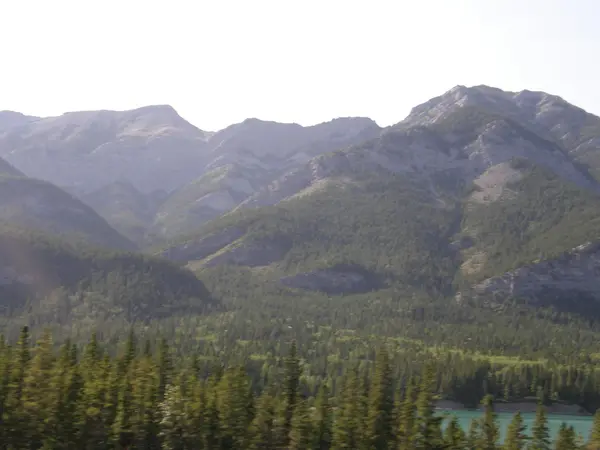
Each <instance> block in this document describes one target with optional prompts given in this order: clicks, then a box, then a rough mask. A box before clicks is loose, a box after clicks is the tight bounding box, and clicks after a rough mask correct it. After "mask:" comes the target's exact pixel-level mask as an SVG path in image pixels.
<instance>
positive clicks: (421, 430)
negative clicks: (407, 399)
mask: <svg viewBox="0 0 600 450" xmlns="http://www.w3.org/2000/svg"><path fill="white" fill-rule="evenodd" d="M435 387H436V373H435V368H434V366H433V365H428V366H427V367H426V368H425V371H424V373H423V377H422V380H421V387H420V390H419V395H418V397H417V417H416V423H415V434H414V441H413V445H414V448H415V449H420V450H421V449H422V450H425V449H437V448H440V447H442V446H443V442H440V436H441V429H440V425H441V419H440V418H439V417H436V416H435V404H434V389H435Z"/></svg>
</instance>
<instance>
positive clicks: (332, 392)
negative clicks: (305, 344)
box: [0, 327, 600, 450]
mask: <svg viewBox="0 0 600 450" xmlns="http://www.w3.org/2000/svg"><path fill="white" fill-rule="evenodd" d="M174 354H175V353H174V352H173V349H172V348H171V347H170V345H169V342H167V340H165V339H159V340H158V341H157V342H154V341H150V340H146V341H143V342H140V340H139V339H138V338H137V337H136V335H135V334H134V333H133V332H132V333H130V334H129V337H128V338H127V339H126V340H125V342H123V345H122V346H120V347H119V349H118V350H117V351H109V350H108V349H106V348H104V346H103V345H102V344H101V343H100V342H99V341H98V339H97V338H96V335H92V337H91V339H90V340H89V342H88V343H87V344H85V345H83V346H77V345H75V344H72V343H70V342H68V341H67V342H65V343H63V344H62V345H56V344H55V343H54V342H53V340H52V337H51V335H50V334H49V333H44V334H42V335H41V337H40V338H39V339H38V341H37V342H36V343H35V344H32V342H31V337H30V333H29V330H28V328H27V327H24V328H23V329H22V330H21V333H20V336H19V338H18V340H17V341H15V342H13V343H10V342H6V341H5V340H4V339H2V340H1V341H0V448H2V449H7V450H8V449H12V450H17V449H90V450H91V449H168V450H172V449H178V450H184V449H214V450H225V449H239V450H241V449H311V450H312V449H314V450H324V449H375V450H379V449H386V450H388V449H398V450H404V449H407V450H408V449H485V450H489V449H501V448H504V449H511V450H512V449H532V450H533V449H535V450H542V449H560V450H568V449H597V448H600V414H597V415H596V417H595V420H594V425H593V428H592V432H591V433H590V436H585V437H582V436H577V435H576V433H575V432H574V430H573V428H572V427H570V426H567V425H566V424H564V425H563V426H562V427H561V429H560V432H559V434H558V437H557V439H556V440H555V441H554V442H551V439H550V433H549V429H548V424H547V415H546V414H547V413H546V405H548V404H549V403H550V402H552V398H557V397H558V396H559V395H563V396H566V395H568V394H567V392H574V391H579V393H580V395H584V396H585V397H586V398H587V399H594V398H597V397H598V394H599V392H598V389H599V388H600V378H599V377H598V375H597V374H595V373H594V372H589V371H588V372H585V373H584V372H582V371H575V370H573V368H570V367H567V368H561V369H558V368H557V369H555V370H550V371H541V370H539V371H535V370H530V369H527V370H522V371H521V372H515V371H513V372H510V371H504V372H502V373H503V376H502V377H498V378H496V377H492V376H489V375H488V376H485V377H483V378H481V379H480V380H477V379H475V378H473V377H477V376H478V375H477V374H478V373H481V372H482V371H486V370H487V371H488V372H489V371H490V369H491V368H490V367H486V366H485V365H481V366H480V367H478V368H475V367H470V368H467V367H465V368H464V371H463V373H462V374H461V375H458V374H457V373H452V374H450V373H448V372H447V371H445V368H444V367H443V365H440V364H436V363H425V364H423V365H422V366H420V367H419V369H418V370H417V369H415V367H416V366H415V367H413V366H412V365H411V364H410V362H409V361H406V364H405V365H404V366H402V367H399V366H397V365H396V364H395V362H394V361H393V358H391V357H390V354H389V352H388V350H387V349H386V348H385V347H382V348H380V349H379V350H378V351H377V352H376V354H375V356H374V359H373V361H372V363H371V364H364V365H357V366H355V367H348V368H347V369H346V370H344V371H342V372H340V373H338V374H337V376H333V374H330V376H328V377H324V378H321V379H320V381H319V382H318V383H314V379H312V378H310V377H309V376H308V375H309V374H307V373H306V368H305V366H304V364H303V357H302V356H301V352H300V349H299V348H297V345H296V342H294V341H292V342H290V343H289V345H288V349H287V353H286V354H285V355H282V357H281V358H278V359H277V363H276V364H274V365H273V366H272V367H262V368H260V370H257V367H256V366H252V364H248V365H230V366H224V365H223V364H221V363H220V362H219V361H215V360H208V359H204V358H199V357H194V356H192V357H189V358H175V357H174ZM413 369H414V370H413ZM563 369H564V370H563ZM469 371H471V372H469ZM479 376H481V375H479ZM311 380H312V381H313V382H311ZM478 382H481V383H482V389H483V392H484V395H483V397H482V398H481V399H480V405H481V411H482V412H481V416H480V418H478V419H476V420H473V422H472V423H471V425H470V427H469V428H468V429H462V428H461V426H460V425H459V423H458V421H457V420H456V418H454V419H451V418H445V417H444V416H443V415H441V414H440V413H439V412H438V411H436V408H435V402H436V400H437V399H439V398H440V396H448V395H460V394H459V392H460V390H461V389H463V390H472V389H473V386H475V385H476V383H478ZM519 389H522V390H525V391H528V392H530V391H534V392H535V395H536V396H537V402H538V406H537V413H536V418H535V423H534V424H533V426H532V427H531V430H528V431H527V432H526V430H525V427H524V423H523V417H522V416H521V414H520V413H516V414H515V415H514V417H513V419H512V421H511V423H510V426H509V427H508V430H507V433H506V437H505V439H504V442H503V443H501V442H500V432H499V426H498V423H497V419H496V414H495V412H494V402H495V400H497V399H501V398H502V396H510V393H511V390H519ZM453 390H454V391H455V393H454V394H452V391H453ZM523 394H524V392H521V393H520V395H523ZM573 395H575V394H573Z"/></svg>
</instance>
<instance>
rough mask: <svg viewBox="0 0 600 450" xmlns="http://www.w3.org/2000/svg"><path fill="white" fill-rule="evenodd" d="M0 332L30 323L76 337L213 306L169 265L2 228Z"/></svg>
mask: <svg viewBox="0 0 600 450" xmlns="http://www.w3.org/2000/svg"><path fill="white" fill-rule="evenodd" d="M0 260H1V261H2V262H1V263H0V326H2V327H14V326H17V325H18V322H19V323H21V321H22V320H25V321H26V323H30V324H32V323H34V324H35V323H38V324H46V325H53V326H67V327H69V328H70V329H71V330H77V329H79V328H81V327H83V328H88V327H89V326H90V324H92V325H94V326H97V325H99V324H101V323H105V322H108V324H113V325H115V326H123V324H126V323H131V322H133V321H139V320H142V321H147V320H154V319H160V318H161V317H170V316H173V315H177V314H198V313H201V312H202V311H204V310H205V309H206V308H207V307H210V305H213V304H214V302H213V301H212V300H211V298H210V296H209V294H208V292H207V290H206V288H205V287H204V285H203V284H202V283H201V282H200V281H198V280H197V278H196V277H195V276H194V275H193V274H191V273H189V272H187V271H185V270H183V269H181V268H179V267H177V266H175V265H174V264H171V263H169V262H168V261H163V260H159V259H156V258H150V257H146V256H142V255H136V254H130V253H109V252H106V251H103V250H97V249H95V248H93V247H89V246H87V245H85V244H82V243H74V242H67V241H63V240H60V239H56V238H54V237H50V236H48V235H46V234H40V233H38V232H30V231H26V230H23V229H15V228H11V227H2V228H0Z"/></svg>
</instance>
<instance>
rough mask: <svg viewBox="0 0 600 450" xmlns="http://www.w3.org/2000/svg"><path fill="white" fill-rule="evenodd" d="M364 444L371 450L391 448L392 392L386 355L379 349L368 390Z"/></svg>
mask: <svg viewBox="0 0 600 450" xmlns="http://www.w3.org/2000/svg"><path fill="white" fill-rule="evenodd" d="M368 398H369V402H368V414H367V424H366V436H365V442H366V443H367V445H368V447H369V448H370V449H373V450H387V449H388V448H393V444H394V442H393V438H394V427H393V410H394V392H393V385H392V372H391V368H390V361H389V356H388V353H387V351H386V350H385V349H381V350H380V351H379V353H378V355H377V358H376V363H375V372H374V374H373V377H372V379H371V388H370V390H369V397H368Z"/></svg>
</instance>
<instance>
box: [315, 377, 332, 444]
mask: <svg viewBox="0 0 600 450" xmlns="http://www.w3.org/2000/svg"><path fill="white" fill-rule="evenodd" d="M315 410H316V416H315V425H314V430H315V442H314V445H313V448H314V450H328V449H329V448H330V446H331V438H332V436H331V433H332V426H333V413H332V409H331V405H330V404H329V389H328V388H327V385H325V384H322V385H321V387H320V388H319V394H318V397H317V401H316V405H315Z"/></svg>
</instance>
